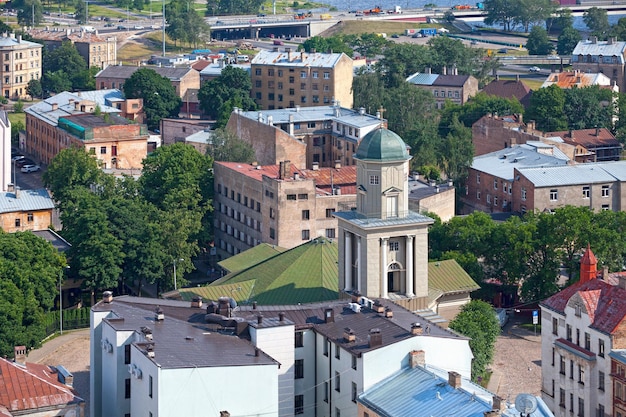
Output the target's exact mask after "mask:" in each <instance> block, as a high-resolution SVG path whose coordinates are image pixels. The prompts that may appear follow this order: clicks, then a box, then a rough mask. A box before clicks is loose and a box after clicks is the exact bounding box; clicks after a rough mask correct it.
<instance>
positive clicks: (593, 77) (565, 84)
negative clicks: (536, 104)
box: [541, 70, 618, 92]
mask: <svg viewBox="0 0 626 417" xmlns="http://www.w3.org/2000/svg"><path fill="white" fill-rule="evenodd" d="M551 85H556V86H557V87H559V88H562V89H569V88H584V87H591V86H593V85H597V86H601V87H611V79H610V78H609V77H607V76H606V75H604V74H602V73H587V72H582V71H580V70H574V71H565V72H553V73H551V74H550V75H548V78H547V79H546V80H545V81H544V82H543V84H542V85H541V88H546V87H549V86H551ZM616 92H618V91H617V88H616Z"/></svg>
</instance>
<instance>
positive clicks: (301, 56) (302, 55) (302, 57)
mask: <svg viewBox="0 0 626 417" xmlns="http://www.w3.org/2000/svg"><path fill="white" fill-rule="evenodd" d="M304 58H305V55H304V51H301V52H300V61H304Z"/></svg>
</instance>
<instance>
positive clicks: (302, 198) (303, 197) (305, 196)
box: [298, 194, 309, 200]
mask: <svg viewBox="0 0 626 417" xmlns="http://www.w3.org/2000/svg"><path fill="white" fill-rule="evenodd" d="M308 199H309V195H308V194H298V200H308Z"/></svg>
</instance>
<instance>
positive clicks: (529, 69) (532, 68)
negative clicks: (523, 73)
mask: <svg viewBox="0 0 626 417" xmlns="http://www.w3.org/2000/svg"><path fill="white" fill-rule="evenodd" d="M528 71H530V72H539V71H541V68H539V67H530V68H528Z"/></svg>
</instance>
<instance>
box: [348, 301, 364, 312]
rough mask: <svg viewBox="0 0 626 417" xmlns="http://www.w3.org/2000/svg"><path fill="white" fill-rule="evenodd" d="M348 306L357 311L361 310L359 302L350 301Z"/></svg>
mask: <svg viewBox="0 0 626 417" xmlns="http://www.w3.org/2000/svg"><path fill="white" fill-rule="evenodd" d="M348 307H349V308H350V310H352V311H354V312H355V313H360V312H361V305H360V304H359V303H348Z"/></svg>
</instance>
